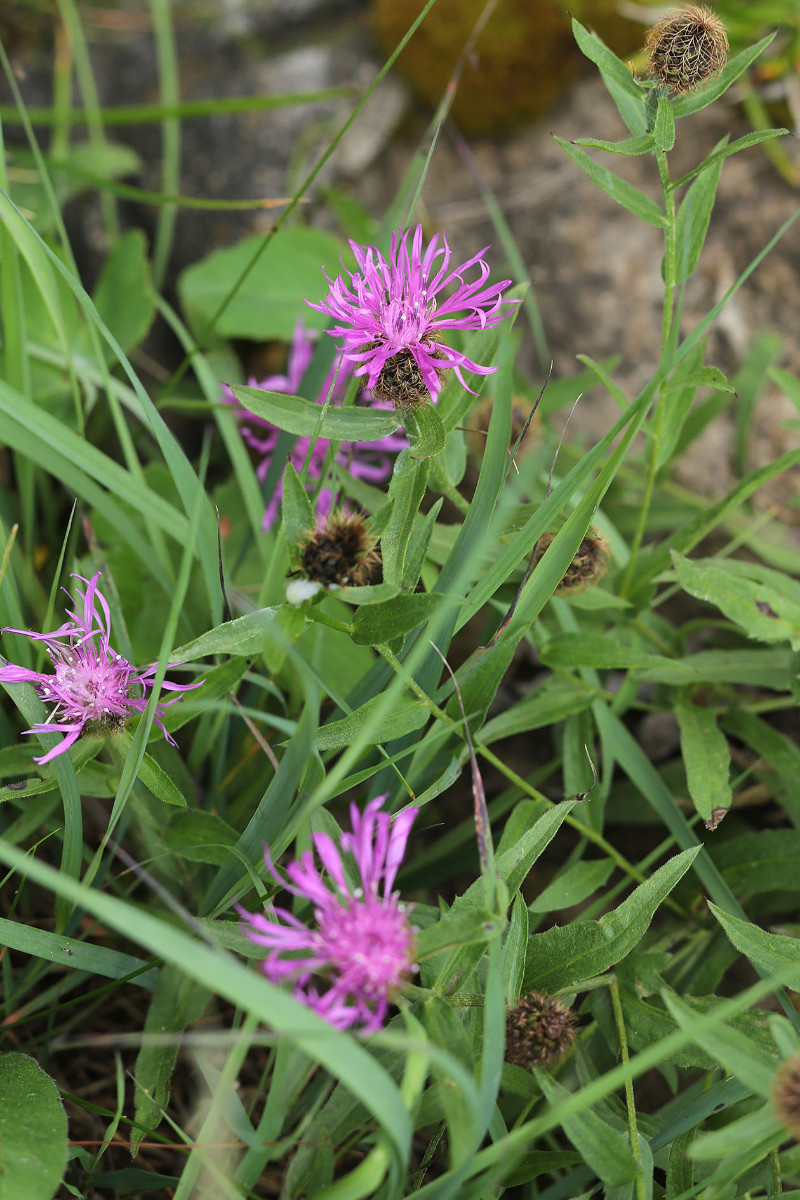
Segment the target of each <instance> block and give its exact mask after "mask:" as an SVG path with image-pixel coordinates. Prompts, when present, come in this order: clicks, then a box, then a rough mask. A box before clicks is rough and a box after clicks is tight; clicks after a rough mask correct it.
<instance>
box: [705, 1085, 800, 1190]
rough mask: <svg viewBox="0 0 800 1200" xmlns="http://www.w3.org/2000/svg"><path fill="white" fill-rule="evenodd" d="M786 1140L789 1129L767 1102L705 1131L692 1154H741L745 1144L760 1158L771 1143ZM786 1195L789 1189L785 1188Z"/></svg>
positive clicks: (715, 1156) (717, 1156)
mask: <svg viewBox="0 0 800 1200" xmlns="http://www.w3.org/2000/svg"><path fill="white" fill-rule="evenodd" d="M785 1140H786V1129H785V1128H784V1126H783V1125H781V1124H780V1123H779V1122H778V1121H777V1120H776V1119H775V1116H774V1114H773V1111H772V1105H771V1104H764V1105H762V1106H761V1108H757V1109H756V1110H755V1111H754V1112H749V1113H746V1114H745V1116H743V1117H739V1119H738V1120H737V1121H730V1122H729V1123H728V1124H727V1125H723V1126H722V1128H721V1129H715V1130H713V1131H712V1132H711V1133H702V1134H701V1135H700V1136H699V1137H698V1138H697V1140H696V1141H695V1143H694V1145H693V1146H692V1158H694V1159H697V1160H698V1162H703V1161H707V1160H708V1159H730V1157H731V1155H737V1156H738V1155H739V1154H741V1151H742V1147H743V1146H746V1147H747V1148H748V1150H749V1152H750V1154H752V1156H753V1159H754V1160H757V1159H759V1158H762V1157H763V1156H764V1155H765V1154H766V1153H767V1150H768V1149H769V1148H770V1147H771V1146H777V1145H779V1144H780V1143H781V1142H783V1141H785ZM789 1194H791V1193H789ZM783 1195H784V1196H786V1195H787V1193H786V1192H783ZM795 1195H797V1193H795Z"/></svg>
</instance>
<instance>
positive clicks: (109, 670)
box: [0, 571, 203, 763]
mask: <svg viewBox="0 0 800 1200" xmlns="http://www.w3.org/2000/svg"><path fill="white" fill-rule="evenodd" d="M72 578H73V579H79V580H80V581H81V583H85V584H86V590H85V591H82V590H81V589H80V588H79V587H76V588H75V596H76V597H77V599H76V601H75V607H76V609H77V611H76V612H72V611H71V609H67V615H68V616H69V617H70V618H71V619H70V620H69V621H65V622H64V624H63V625H61V626H59V628H58V629H54V630H53V632H52V633H31V632H30V631H29V630H27V629H9V628H7V629H4V630H3V633H19V634H21V635H22V637H29V638H32V639H33V640H34V641H37V642H44V644H45V645H46V647H47V653H48V654H49V655H50V659H51V661H52V663H53V667H54V668H55V674H54V675H45V674H43V673H40V672H38V671H31V670H29V669H28V668H27V667H15V666H14V665H13V663H9V662H6V661H5V660H3V659H0V664H2V665H0V683H35V684H36V690H37V692H38V693H39V696H40V697H41V698H42V700H44V702H45V704H53V705H54V708H53V711H52V712H51V713H50V720H49V721H44V722H42V723H40V724H38V725H34V726H33V728H32V729H26V730H24V732H25V733H63V735H64V737H63V739H62V740H61V741H60V742H59V743H58V744H57V745H56V746H54V747H53V749H52V750H48V751H47V753H46V754H43V755H42V756H41V758H34V760H33V761H34V762H35V763H47V762H50V760H51V759H53V758H55V757H56V756H57V755H59V754H64V753H65V752H66V751H67V750H69V748H70V746H72V745H73V744H74V743H75V742H76V741H77V739H78V738H79V737H80V735H81V734H82V733H83V730H84V728H85V726H86V725H88V724H91V723H93V722H100V723H101V724H110V725H121V724H123V723H124V722H125V721H127V720H128V718H129V717H130V716H131V714H132V713H135V712H144V710H145V707H146V706H147V689H148V688H152V686H153V680H154V677H155V674H156V670H157V666H158V664H157V663H153V665H152V666H150V667H146V668H145V669H144V670H143V671H137V670H136V668H135V667H132V666H131V664H130V663H129V662H128V661H127V659H125V658H123V657H122V655H121V654H117V652H116V651H115V650H113V649H112V648H111V645H110V643H109V638H110V637H111V614H110V612H109V608H108V602H107V601H106V599H105V596H103V594H102V592H101V591H100V590H99V589H98V586H97V581H98V579H99V578H100V572H99V571H98V572H97V574H96V575H93V576H92V578H91V579H84V577H83V576H82V575H73V576H72ZM67 595H69V593H68V592H67ZM78 600H80V601H82V602H83V604H82V607H81V605H80V604H79V603H78ZM169 665H170V666H177V665H178V664H176V663H170V664H169ZM202 682H203V681H202V680H200V683H202ZM200 683H169V682H167V681H166V680H164V681H163V682H162V684H161V687H162V688H163V689H164V690H165V691H168V692H186V691H189V690H191V689H192V688H196V687H200ZM137 690H138V691H139V694H138V695H137V694H136V692H137ZM178 699H180V697H179V696H175V697H173V699H172V700H167V701H165V702H164V703H163V704H159V706H158V707H157V708H156V716H155V723H156V725H158V727H159V728H160V729H162V730H163V732H164V736H165V737H166V739H167V741H168V742H170V744H171V745H173V746H174V745H175V744H176V743H175V740H174V738H172V737H171V736H170V734H169V733H167V731H166V729H164V726H163V725H162V723H161V721H160V720H159V718H160V717H162V716H163V715H164V709H165V708H166V707H168V705H170V704H174V702H175V700H178Z"/></svg>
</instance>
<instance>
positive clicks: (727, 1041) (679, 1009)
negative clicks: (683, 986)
mask: <svg viewBox="0 0 800 1200" xmlns="http://www.w3.org/2000/svg"><path fill="white" fill-rule="evenodd" d="M662 996H663V1000H664V1003H665V1004H666V1006H667V1008H668V1009H669V1011H670V1012H671V1013H672V1015H673V1017H674V1018H675V1020H676V1021H677V1023H678V1025H679V1026H680V1027H681V1029H685V1030H686V1032H687V1033H691V1034H692V1036H693V1040H694V1041H696V1042H697V1044H698V1046H700V1047H701V1048H702V1049H703V1050H705V1052H706V1054H710V1055H711V1057H712V1058H714V1059H716V1061H717V1062H719V1063H721V1064H722V1066H723V1067H724V1068H725V1070H726V1071H728V1073H729V1074H731V1075H735V1076H736V1078H737V1079H740V1080H741V1082H742V1083H744V1084H745V1085H746V1086H747V1087H749V1088H751V1089H752V1091H753V1092H755V1094H756V1095H757V1096H769V1094H770V1092H771V1090H772V1081H773V1078H774V1076H775V1068H776V1067H777V1065H778V1059H777V1056H776V1055H775V1054H772V1055H770V1054H767V1052H766V1051H765V1050H763V1049H762V1048H761V1047H760V1046H758V1045H757V1044H756V1043H755V1042H753V1041H752V1040H751V1039H750V1038H748V1037H747V1035H746V1034H745V1033H743V1032H742V1031H741V1030H739V1029H732V1028H731V1027H730V1026H729V1025H726V1024H724V1022H722V1021H720V1022H719V1023H718V1024H717V1025H716V1026H715V1027H714V1028H713V1029H701V1030H699V1031H698V1030H696V1026H697V1021H698V1018H697V1015H696V1014H695V1013H694V1012H692V1010H691V1008H689V1007H688V1005H687V1004H685V1003H684V1002H683V1001H682V1000H681V999H680V997H679V996H677V995H675V993H674V992H671V991H670V990H669V989H665V990H664V991H663V993H662Z"/></svg>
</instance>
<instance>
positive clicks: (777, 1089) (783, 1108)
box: [772, 1054, 800, 1139]
mask: <svg viewBox="0 0 800 1200" xmlns="http://www.w3.org/2000/svg"><path fill="white" fill-rule="evenodd" d="M772 1111H773V1112H774V1113H775V1116H776V1117H777V1119H778V1120H779V1121H780V1123H781V1125H785V1126H786V1128H787V1129H789V1130H791V1132H792V1134H793V1135H794V1137H796V1138H798V1139H800V1054H793V1055H792V1057H791V1058H787V1059H785V1060H784V1061H783V1062H782V1063H781V1065H780V1066H779V1067H778V1069H777V1071H776V1072H775V1077H774V1079H773V1081H772Z"/></svg>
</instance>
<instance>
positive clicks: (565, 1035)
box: [506, 992, 575, 1071]
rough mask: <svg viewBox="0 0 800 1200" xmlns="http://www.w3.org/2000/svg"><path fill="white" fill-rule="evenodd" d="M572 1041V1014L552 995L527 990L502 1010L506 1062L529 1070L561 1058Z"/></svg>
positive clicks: (573, 1039) (573, 1020)
mask: <svg viewBox="0 0 800 1200" xmlns="http://www.w3.org/2000/svg"><path fill="white" fill-rule="evenodd" d="M574 1041H575V1014H574V1013H573V1012H572V1011H571V1010H570V1009H568V1008H566V1007H565V1006H564V1005H563V1004H562V1003H561V1001H560V1000H556V999H555V998H554V997H553V996H542V995H540V994H539V993H538V992H528V993H527V995H525V996H520V998H519V1003H518V1004H517V1007H516V1008H512V1009H509V1011H508V1012H507V1013H506V1062H510V1063H514V1064H515V1066H518V1067H522V1068H523V1069H524V1070H526V1071H530V1070H531V1069H532V1068H533V1067H549V1066H552V1064H553V1063H556V1062H558V1061H559V1059H561V1058H563V1057H564V1055H565V1054H566V1053H567V1051H568V1050H569V1049H570V1048H571V1046H572V1043H573V1042H574Z"/></svg>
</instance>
